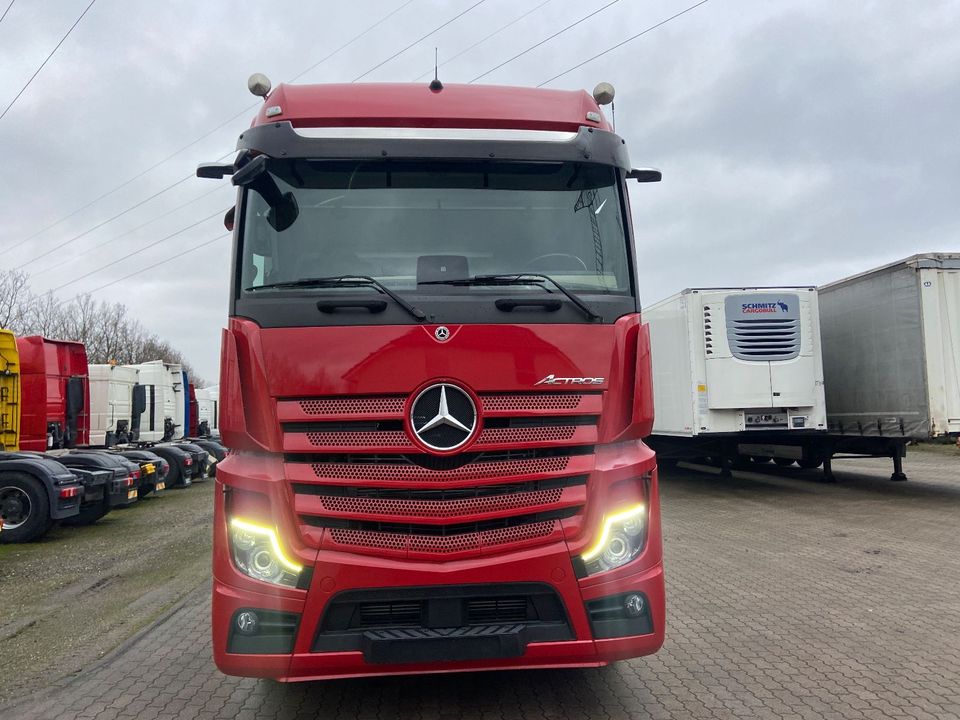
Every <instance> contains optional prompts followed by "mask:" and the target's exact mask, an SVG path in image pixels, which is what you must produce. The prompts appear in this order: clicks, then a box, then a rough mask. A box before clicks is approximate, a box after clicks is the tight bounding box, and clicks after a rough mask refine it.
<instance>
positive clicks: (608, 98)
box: [593, 82, 617, 105]
mask: <svg viewBox="0 0 960 720" xmlns="http://www.w3.org/2000/svg"><path fill="white" fill-rule="evenodd" d="M616 94H617V93H616V90H614V89H613V85H611V84H610V83H608V82H602V83H597V86H596V87H595V88H594V89H593V99H594V100H596V101H597V105H609V104H610V103H612V102H613V97H614V95H616Z"/></svg>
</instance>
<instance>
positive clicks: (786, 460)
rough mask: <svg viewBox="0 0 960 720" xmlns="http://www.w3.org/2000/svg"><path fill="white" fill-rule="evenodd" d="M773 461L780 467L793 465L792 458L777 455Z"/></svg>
mask: <svg viewBox="0 0 960 720" xmlns="http://www.w3.org/2000/svg"><path fill="white" fill-rule="evenodd" d="M773 461H774V462H775V463H776V464H777V465H779V466H780V467H790V466H791V465H793V459H792V458H782V457H775V458H774V459H773Z"/></svg>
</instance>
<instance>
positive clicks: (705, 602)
mask: <svg viewBox="0 0 960 720" xmlns="http://www.w3.org/2000/svg"><path fill="white" fill-rule="evenodd" d="M835 467H836V474H837V477H838V479H839V480H840V482H839V483H837V484H829V485H828V484H822V483H819V482H817V481H816V478H817V474H816V473H815V472H810V471H801V470H799V469H792V470H780V469H774V468H773V467H772V466H770V469H769V470H767V469H764V470H763V474H759V475H758V474H738V475H736V476H735V477H734V478H731V479H721V478H719V477H717V476H715V475H711V474H707V473H704V472H702V471H699V470H693V469H690V468H681V469H678V470H675V471H673V472H671V473H670V474H669V475H665V476H664V477H663V480H662V491H663V498H664V508H663V511H664V524H665V545H666V563H667V568H666V569H667V578H668V580H667V585H668V628H667V640H666V644H665V646H664V648H663V650H662V651H661V652H660V653H659V654H658V655H655V656H653V657H649V658H640V659H636V660H632V661H629V662H622V663H618V664H615V665H613V666H610V667H607V668H603V669H599V670H569V671H526V672H497V673H476V674H456V675H432V676H416V677H403V678H384V679H375V680H345V681H336V682H321V683H302V684H292V685H283V684H278V683H273V682H269V681H258V680H251V679H239V678H231V677H226V676H224V675H221V674H220V673H219V672H218V671H217V670H216V669H215V667H214V666H213V662H212V660H211V657H210V648H209V639H208V638H209V602H208V594H209V591H208V589H207V587H205V586H204V587H201V588H198V589H197V590H196V591H195V592H193V593H192V594H191V595H190V596H189V597H188V598H187V600H186V602H185V603H184V604H183V605H182V607H181V608H180V609H179V610H177V611H176V612H175V613H173V614H172V615H170V616H169V617H168V618H167V619H166V620H165V621H163V622H161V623H160V624H158V625H156V626H154V627H152V628H151V629H150V630H149V631H147V632H146V633H144V634H143V635H141V636H139V637H138V638H135V639H134V640H133V641H132V642H131V643H129V644H128V645H127V646H125V647H122V648H120V649H119V650H118V651H116V652H114V653H113V654H112V655H110V656H108V657H107V658H105V659H104V660H103V661H101V662H100V663H99V664H98V665H96V666H94V667H93V668H91V669H90V670H88V671H87V672H86V673H84V674H83V675H81V676H79V677H76V678H72V679H69V680H67V681H64V682H62V683H61V684H60V685H57V686H55V687H53V688H50V689H48V690H46V691H44V692H42V693H39V694H36V695H34V696H31V697H29V698H27V699H26V700H24V701H21V702H20V703H19V704H16V705H12V706H7V707H6V708H0V717H2V718H5V720H12V719H13V718H30V719H34V718H44V719H47V718H50V719H53V718H56V719H58V720H59V719H66V718H76V719H78V720H80V719H84V720H120V719H121V718H139V719H141V720H150V719H152V718H197V719H200V718H210V719H213V718H236V719H237V720H246V719H248V718H249V719H253V718H370V719H371V720H373V719H377V720H379V719H380V718H451V719H452V718H480V719H487V718H489V719H491V720H494V719H496V720H501V719H503V720H505V719H507V718H530V719H536V718H550V719H551V720H558V719H560V718H586V717H590V718H641V717H642V718H777V719H783V720H788V719H801V718H802V719H806V718H828V719H829V718H837V719H838V720H839V719H841V718H842V719H843V720H848V719H856V718H916V719H917V720H927V719H930V720H933V719H937V720H942V719H944V718H960V458H958V457H955V456H949V455H947V454H940V453H930V452H923V453H916V454H911V455H910V456H909V457H908V459H907V463H906V466H905V468H906V470H907V472H908V474H910V476H911V480H910V482H907V483H891V482H889V481H888V480H887V477H888V476H889V473H890V468H889V463H887V462H882V461H846V462H843V463H841V462H837V463H836V466H835Z"/></svg>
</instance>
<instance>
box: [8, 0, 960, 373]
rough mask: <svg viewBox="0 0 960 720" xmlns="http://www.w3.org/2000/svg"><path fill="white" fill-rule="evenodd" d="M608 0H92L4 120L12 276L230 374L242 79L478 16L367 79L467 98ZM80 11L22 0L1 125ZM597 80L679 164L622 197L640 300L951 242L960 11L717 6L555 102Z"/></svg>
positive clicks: (668, 7) (540, 56) (622, 125)
mask: <svg viewBox="0 0 960 720" xmlns="http://www.w3.org/2000/svg"><path fill="white" fill-rule="evenodd" d="M694 1H695V0H620V2H616V3H614V4H612V5H610V7H607V8H605V9H603V10H602V11H600V12H599V13H597V14H596V15H594V16H593V17H591V18H590V19H588V20H586V21H584V22H583V23H581V24H579V25H577V26H576V27H574V28H572V29H570V30H568V31H566V32H564V33H563V34H561V35H560V36H558V37H557V38H556V39H554V40H552V41H550V42H547V43H545V44H544V45H542V46H541V47H539V48H537V49H535V50H533V51H531V52H529V53H528V54H526V55H524V56H523V57H520V58H518V59H516V60H514V61H512V62H510V63H508V64H506V65H504V66H503V67H502V68H499V69H498V70H496V71H495V72H493V73H491V74H490V75H488V76H486V77H485V78H484V82H490V83H497V84H510V85H537V84H539V83H541V82H543V81H544V80H547V79H548V78H550V77H552V76H554V75H556V74H558V73H560V72H562V71H564V70H566V69H567V68H569V67H571V66H573V65H575V64H577V63H578V62H580V61H581V60H585V59H587V58H589V57H591V56H593V55H595V54H597V53H599V52H601V51H602V50H605V49H606V48H608V47H611V46H612V45H615V44H616V43H618V42H620V41H621V40H624V39H626V38H628V37H630V36H632V35H635V34H637V33H639V32H640V31H642V30H644V29H645V28H647V27H650V26H651V25H654V24H656V23H657V22H660V21H661V20H664V19H666V18H668V17H670V16H671V15H673V14H675V13H677V12H679V11H681V10H683V9H685V8H687V7H689V6H690V5H692V4H693V3H694ZM8 2H9V0H0V13H2V11H3V9H4V8H6V7H7V4H8ZM609 2H610V0H550V1H548V2H546V3H544V2H543V0H485V2H482V3H479V4H476V3H477V0H449V1H441V0H412V2H407V1H406V0H357V1H356V2H352V3H333V2H306V1H305V0H301V1H300V2H290V1H286V0H278V1H277V2H272V3H264V2H239V1H237V0H233V1H232V2H229V3H227V2H219V3H214V2H203V3H201V2H196V0H191V1H189V2H186V1H184V2H179V1H172V0H168V1H167V2H162V3H158V2H148V1H147V0H97V1H96V2H95V4H94V5H93V7H92V8H91V9H90V10H89V12H88V13H87V14H86V16H85V17H84V18H83V20H82V21H81V23H80V24H79V25H78V26H77V27H76V29H75V30H74V31H73V33H72V34H71V35H70V36H69V38H68V39H67V40H66V41H65V42H64V44H63V45H62V47H61V48H60V49H59V50H58V51H57V53H56V54H55V55H54V56H53V58H52V59H51V60H50V62H49V63H48V64H47V66H46V67H45V68H44V69H43V70H42V72H41V73H40V74H39V75H38V76H37V77H36V79H35V80H34V81H33V83H32V84H31V85H30V87H29V88H28V89H27V91H26V92H25V93H24V94H23V95H22V97H21V98H20V99H19V100H18V101H17V103H16V104H15V105H14V106H13V108H12V109H10V111H9V112H8V113H7V114H6V116H5V117H4V118H3V119H2V120H0V148H2V153H3V154H2V157H3V161H2V172H0V216H2V218H3V221H2V223H0V250H2V251H3V254H2V256H0V266H2V267H3V268H16V267H23V269H24V270H26V271H28V272H29V273H30V275H31V284H32V286H33V288H34V290H35V291H45V290H48V289H53V290H55V292H56V293H57V294H58V295H60V296H61V297H64V298H65V299H69V298H71V297H73V296H74V295H76V294H77V293H81V292H93V293H94V295H95V297H97V298H103V299H107V300H111V301H117V300H119V301H123V302H125V303H126V304H127V305H128V306H129V307H130V309H131V311H132V313H133V314H134V315H135V316H136V317H138V318H139V319H141V320H142V321H143V323H144V324H145V325H146V326H148V327H149V328H150V329H152V330H154V331H155V332H157V333H159V334H160V335H162V336H164V337H166V338H168V339H169V340H171V341H172V342H173V343H174V344H175V345H176V346H177V347H179V348H180V349H182V350H183V351H184V352H185V353H186V354H187V356H188V357H189V358H190V359H191V360H192V361H193V362H194V363H195V365H196V366H197V367H198V369H199V371H200V372H201V373H202V374H203V375H204V376H206V377H207V378H215V377H216V375H217V364H218V354H219V328H221V327H222V326H223V325H224V322H225V319H226V303H227V274H228V262H229V250H228V240H227V239H219V240H215V238H217V236H218V235H220V234H221V233H222V232H223V229H222V225H221V223H220V219H219V217H220V215H221V214H222V211H223V210H225V209H226V208H227V206H228V205H229V204H230V203H231V202H232V197H233V196H232V193H231V190H230V188H229V184H228V183H222V184H220V185H219V186H218V185H215V184H213V183H212V182H211V181H202V180H199V179H196V178H191V177H189V176H190V175H192V173H193V170H194V168H195V166H196V164H197V163H198V162H202V161H209V160H216V159H218V158H220V157H221V156H224V155H226V154H227V153H229V152H230V151H231V150H232V149H233V148H234V146H235V142H236V137H237V135H238V134H239V133H240V132H241V131H242V129H243V128H244V127H245V126H246V125H247V124H248V123H249V119H250V117H251V116H252V112H253V110H252V107H253V106H254V105H255V102H254V100H255V98H253V97H252V96H250V95H249V94H248V93H247V90H246V79H247V76H248V75H249V74H250V73H252V72H254V71H260V72H264V73H266V74H267V75H268V76H269V77H270V78H271V79H272V80H273V81H274V83H275V84H276V83H278V82H280V81H285V80H290V79H292V78H294V77H296V76H298V75H301V73H304V71H305V70H308V68H309V71H308V72H306V73H304V74H303V75H302V77H300V78H299V81H300V82H343V81H349V80H352V79H353V78H355V77H357V76H359V75H361V74H363V73H366V72H367V71H369V70H372V69H373V68H374V67H375V66H378V65H379V64H380V63H381V62H383V61H384V60H385V59H387V58H389V57H390V56H392V55H394V54H395V53H397V52H398V51H400V50H401V49H402V48H404V47H406V46H407V45H409V44H410V43H412V42H413V41H414V40H416V39H417V38H420V37H422V36H424V35H426V34H427V33H429V32H430V31H431V30H433V29H434V28H437V27H438V26H440V25H442V24H443V23H445V22H446V21H448V20H449V19H451V18H453V17H455V16H456V15H457V14H458V13H461V12H463V11H464V10H467V9H468V8H471V6H473V5H475V4H476V7H473V8H471V9H469V11H468V12H467V13H466V14H465V15H463V16H462V17H461V18H459V19H457V20H455V21H454V22H452V23H450V24H449V25H447V26H446V27H444V28H443V29H441V30H439V31H438V32H436V33H435V34H433V35H430V37H429V38H427V39H425V40H423V41H422V42H420V43H418V44H417V45H415V46H413V47H411V48H410V49H409V50H406V51H405V52H403V53H402V54H401V55H399V56H398V57H396V58H395V59H392V60H390V61H389V62H386V63H383V64H382V65H381V66H380V67H377V68H376V69H375V70H372V72H369V74H366V75H365V76H364V77H363V80H366V81H403V82H406V81H411V80H413V79H415V78H417V77H418V76H420V75H422V74H425V73H426V72H427V71H428V70H429V69H430V68H431V65H432V61H433V48H434V46H435V45H436V46H438V47H439V51H440V57H441V62H443V58H445V57H446V58H453V59H452V60H450V62H449V63H448V64H445V65H443V66H442V67H441V78H442V79H443V80H444V81H445V82H467V81H469V80H470V79H471V78H473V77H475V76H477V75H479V74H481V73H483V72H486V71H487V70H489V69H491V68H493V67H495V66H496V65H499V64H500V63H502V62H503V61H505V60H507V59H509V58H511V57H513V56H514V55H516V54H517V53H519V52H521V51H522V50H524V49H526V48H528V47H529V46H531V45H533V44H534V43H537V42H539V41H540V40H542V39H544V38H546V37H548V36H550V35H552V34H553V33H555V32H557V31H559V30H561V29H562V28H564V27H565V26H567V25H569V24H571V23H573V22H574V21H576V20H578V19H580V18H582V17H583V16H585V15H588V14H589V13H591V12H593V11H595V10H599V9H600V8H603V7H604V6H605V5H607V4H608V3H609ZM88 3H89V0H45V1H44V2H42V3H41V2H38V1H37V0H15V2H14V4H13V6H12V7H11V8H10V11H9V13H8V14H7V16H6V18H5V19H4V20H3V21H2V23H0V112H2V108H3V107H6V105H7V103H8V102H9V101H10V100H11V99H12V98H13V97H14V96H15V95H16V94H17V92H18V91H19V90H20V89H21V88H22V87H23V84H24V83H25V82H26V81H27V79H28V78H29V77H30V75H31V74H32V73H33V72H34V71H35V70H36V68H37V67H38V66H39V64H40V63H41V62H42V61H43V59H44V58H45V57H46V55H47V54H48V53H49V52H50V50H51V49H52V48H53V47H54V46H55V45H56V43H57V42H58V41H59V40H60V38H61V37H62V36H63V34H64V33H65V32H66V31H67V29H68V28H69V27H70V26H71V24H73V22H74V21H75V20H76V19H77V17H78V16H79V15H80V13H81V12H83V10H84V8H85V7H86V6H87V5H88ZM398 8H399V10H398ZM531 10H533V12H530V13H529V15H527V16H526V17H525V18H523V19H522V20H520V21H519V22H517V23H516V24H514V25H512V26H511V27H510V28H509V29H507V30H505V31H503V32H500V33H499V34H496V35H494V36H493V37H490V38H489V39H487V40H486V41H485V42H483V43H482V44H480V45H478V46H477V47H475V48H473V49H472V50H469V51H468V52H465V53H463V54H462V55H460V56H459V57H455V58H454V56H456V55H458V54H459V53H461V52H462V51H463V50H464V49H466V48H469V47H470V46H472V45H474V44H475V43H477V42H478V41H480V40H481V39H483V38H484V37H486V36H487V35H490V34H491V33H493V32H494V31H496V30H497V29H498V28H500V27H502V26H503V25H505V24H507V23H509V22H511V21H512V20H514V19H515V18H518V17H520V16H521V15H523V14H524V13H527V12H528V11H531ZM393 11H396V12H395V14H393V15H392V16H391V17H390V18H389V19H388V20H387V21H386V22H383V23H382V24H380V25H379V26H377V27H376V28H374V29H373V30H371V31H370V32H369V33H367V34H366V35H364V36H363V37H362V38H361V39H360V40H358V41H356V42H354V43H353V44H351V45H349V46H348V47H346V48H344V49H343V50H341V51H340V52H338V53H336V54H335V55H333V56H332V57H329V58H328V59H326V60H325V61H324V62H321V63H320V64H317V63H318V61H320V60H323V59H324V58H326V57H327V56H329V55H330V54H331V53H333V51H334V50H337V49H338V48H340V47H341V46H342V45H344V44H345V43H346V42H347V41H349V40H350V39H351V38H352V37H354V36H355V35H357V34H358V33H360V32H362V31H364V30H365V29H366V28H368V27H369V26H371V25H373V24H374V23H376V22H377V21H378V20H380V19H381V18H383V17H384V16H386V15H388V14H389V13H391V12H393ZM314 66H315V67H314ZM600 80H607V81H609V82H612V83H613V84H614V85H615V86H616V88H617V104H616V112H617V130H618V132H619V133H620V134H621V135H623V136H624V137H626V138H627V141H628V143H629V145H630V147H631V156H632V158H633V160H634V163H635V164H638V165H639V164H644V165H653V166H656V167H660V168H662V169H663V171H664V182H663V183H662V184H660V185H659V186H656V185H639V186H635V187H633V188H632V189H631V192H632V193H633V204H634V213H635V217H634V220H635V223H636V229H637V237H638V243H639V245H640V248H639V252H640V260H641V280H642V290H641V292H642V296H643V299H644V301H645V302H647V303H649V302H652V301H655V300H658V299H660V298H662V297H664V296H666V295H669V294H670V293H672V292H674V291H676V290H679V289H681V288H684V287H696V286H704V285H709V286H723V285H751V284H761V285H771V284H781V283H782V284H812V283H816V284H819V283H823V282H826V281H829V280H833V279H837V278H839V277H842V276H844V275H848V274H851V273H853V272H857V271H859V270H864V269H867V268H869V267H872V266H875V265H878V264H881V263H883V262H887V261H891V260H895V259H897V258H899V257H904V256H907V255H910V254H913V253H916V252H928V251H937V250H940V251H942V250H960V213H958V207H960V202H958V201H960V132H958V127H960V3H957V2H949V1H944V2H936V1H934V0H930V1H928V2H923V3H905V2H902V1H900V2H898V1H895V0H887V1H886V2H836V0H832V1H830V2H826V1H818V0H795V1H793V2H790V1H789V0H779V1H778V2H775V3H771V2H762V1H758V0H757V1H750V0H740V1H738V0H710V1H709V2H707V3H706V4H704V5H703V6H701V7H698V8H696V9H695V10H693V11H691V12H690V13H688V14H686V15H683V16H682V17H680V18H677V19H676V20H674V21H672V22H670V23H668V24H666V25H664V26H663V27H660V28H658V29H656V30H653V31H652V32H650V33H649V34H646V35H644V36H643V37H641V38H639V39H637V40H634V41H633V42H631V43H629V44H626V45H624V46H623V47H621V48H620V49H618V50H616V51H614V52H611V53H609V54H607V55H605V56H604V57H602V58H600V59H598V60H595V61H593V62H591V63H588V64H586V65H584V66H583V67H582V68H580V69H578V70H575V71H573V72H570V73H569V74H566V75H564V76H563V77H561V78H559V79H557V80H555V81H553V82H552V83H550V87H557V88H587V89H590V88H592V87H593V86H594V85H595V84H596V83H597V82H598V81H600ZM247 108H251V109H249V110H247ZM231 118H232V120H231ZM218 126H222V127H219V128H218ZM215 128H218V129H216V130H215V131H214V129H215ZM211 131H213V132H211ZM198 139H199V141H197V140H198ZM194 141H197V142H194ZM190 143H193V144H190ZM188 144H189V147H186V149H183V148H185V146H187V145H188ZM181 149H182V151H181ZM177 151H180V152H177ZM174 153H176V154H174ZM171 155H172V157H171ZM167 158H169V159H167ZM162 160H165V162H162V163H161V164H159V165H157V163H160V161H162ZM154 166H155V167H154ZM148 168H152V169H150V171H149V172H146V173H144V171H145V170H147V169H148ZM131 179H132V181H131V182H129V183H127V184H125V185H124V186H123V187H121V188H120V189H119V190H116V191H115V192H112V193H110V194H109V195H107V196H106V197H103V198H102V199H99V200H97V201H96V202H93V203H91V201H93V200H95V199H97V198H98V197H100V196H101V195H103V194H104V193H108V192H110V191H112V190H114V189H115V188H117V186H118V185H120V184H121V183H125V182H126V181H128V180H131ZM181 180H182V182H179V184H176V185H174V184H175V183H177V182H178V181H181ZM171 185H172V186H173V187H172V188H171V189H169V190H166V188H168V187H170V186H171ZM161 191H164V192H161ZM157 193H160V194H157ZM155 194H156V197H152V196H154V195H155ZM88 204H89V205H88ZM85 206H86V207H85ZM134 206H136V207H134ZM80 208H84V209H82V210H80V211H79V212H76V213H75V214H71V213H74V211H77V210H78V209H80ZM130 208H133V209H131V210H129V212H125V211H127V210H128V209H130ZM120 213H123V214H122V215H120V216H119V217H116V219H113V218H114V216H117V215H119V214H120ZM214 214H216V216H215V217H212V218H210V219H207V220H204V218H209V217H210V216H211V215H214ZM65 216H69V217H68V218H67V219H65V220H63V221H62V222H59V223H57V224H56V225H53V224H54V223H55V222H56V221H58V220H61V219H62V218H64V217H65ZM51 225H53V227H50V226H51ZM188 226H192V227H189V228H188ZM184 228H188V229H186V230H183V232H180V233H179V234H175V235H174V233H177V231H180V230H182V229H184ZM41 230H43V232H39V233H38V231H41ZM168 236H170V237H168ZM211 241H212V242H211ZM202 243H209V244H207V245H205V246H203V247H202V248H200V249H199V250H195V251H194V252H191V253H190V254H189V255H186V256H184V257H183V259H182V260H179V259H178V260H177V261H176V262H169V263H166V264H164V265H159V266H157V267H155V268H152V269H150V270H147V271H144V272H143V273H142V274H138V273H139V271H140V270H141V269H143V268H147V267H148V266H151V265H154V264H155V263H158V262H160V261H163V260H165V259H167V258H173V257H178V256H179V255H180V254H181V253H183V252H185V251H188V250H191V249H193V248H196V247H197V246H198V245H200V244H202ZM41 255H43V257H39V256H41ZM127 255H130V257H126V258H125V256H127ZM35 258H39V259H36V260H35V261H33V262H31V261H32V260H34V259H35ZM128 275H133V276H134V277H132V278H130V279H127V280H120V279H121V278H124V277H125V276H128ZM71 281H75V282H71ZM68 283H69V284H68ZM111 283H112V284H111ZM108 284H109V285H108Z"/></svg>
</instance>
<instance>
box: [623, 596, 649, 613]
mask: <svg viewBox="0 0 960 720" xmlns="http://www.w3.org/2000/svg"><path fill="white" fill-rule="evenodd" d="M645 609H646V603H644V602H643V597H642V596H640V595H627V596H626V597H625V598H624V599H623V611H624V612H625V613H626V614H627V617H640V616H641V615H643V611H644V610H645Z"/></svg>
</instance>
